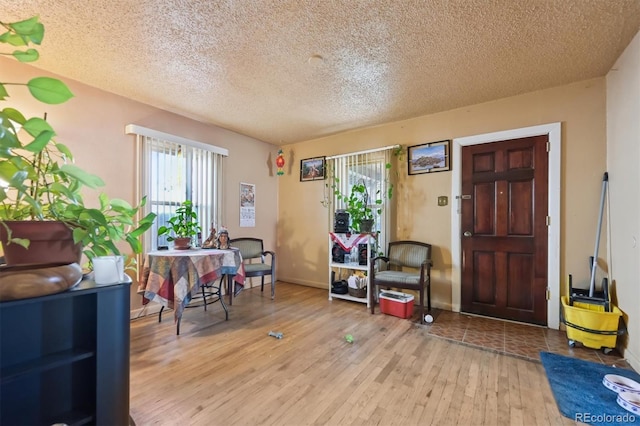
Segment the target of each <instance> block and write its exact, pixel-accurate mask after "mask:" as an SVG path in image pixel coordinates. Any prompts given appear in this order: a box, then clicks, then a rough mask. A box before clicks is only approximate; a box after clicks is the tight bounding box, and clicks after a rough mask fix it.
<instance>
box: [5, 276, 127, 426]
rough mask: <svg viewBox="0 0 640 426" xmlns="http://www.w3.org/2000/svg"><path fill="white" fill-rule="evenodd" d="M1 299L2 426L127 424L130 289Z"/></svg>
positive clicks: (78, 289) (90, 285) (88, 286)
mask: <svg viewBox="0 0 640 426" xmlns="http://www.w3.org/2000/svg"><path fill="white" fill-rule="evenodd" d="M130 286H131V282H130V281H129V282H124V283H120V284H111V285H97V284H95V283H94V282H93V281H91V280H83V281H82V282H80V283H79V284H78V285H77V286H75V287H74V288H72V289H70V290H67V291H65V292H62V293H58V294H53V295H49V296H43V297H35V298H31V299H22V300H15V301H9V302H0V424H3V425H5V424H6V425H51V424H54V423H66V424H68V425H85V424H87V425H109V426H117V425H123V426H126V425H128V424H129V333H130V330H129V315H130V313H129V311H130V308H129V297H130V296H129V288H130Z"/></svg>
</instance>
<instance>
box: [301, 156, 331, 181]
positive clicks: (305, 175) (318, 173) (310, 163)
mask: <svg viewBox="0 0 640 426" xmlns="http://www.w3.org/2000/svg"><path fill="white" fill-rule="evenodd" d="M324 177H325V157H315V158H306V159H304V160H300V182H306V181H309V180H322V179H324Z"/></svg>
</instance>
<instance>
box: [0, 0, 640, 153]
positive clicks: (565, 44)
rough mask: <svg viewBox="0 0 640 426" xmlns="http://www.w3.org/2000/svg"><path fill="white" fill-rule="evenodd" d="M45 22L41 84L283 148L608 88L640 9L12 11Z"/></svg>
mask: <svg viewBox="0 0 640 426" xmlns="http://www.w3.org/2000/svg"><path fill="white" fill-rule="evenodd" d="M36 14H38V15H40V17H41V20H42V22H43V23H44V25H45V31H46V36H45V40H44V43H43V46H42V47H41V49H40V53H41V59H40V60H39V62H37V63H36V64H37V66H38V67H39V68H42V69H45V70H48V71H51V72H54V73H57V74H60V75H62V76H64V77H66V78H70V79H75V80H78V81H80V82H83V83H86V84H88V85H91V86H95V87H98V88H100V89H103V90H106V91H108V92H112V93H116V94H119V95H122V96H125V97H127V98H131V99H135V100H138V101H140V102H144V103H146V104H150V105H153V106H156V107H158V108H162V109H166V110H169V111H173V112H176V113H178V114H181V115H185V116H188V117H191V118H194V119H197V120H200V121H203V122H206V123H212V124H215V125H218V126H221V127H224V128H227V129H230V130H233V131H236V132H238V133H242V134H245V135H248V136H251V137H254V138H256V139H260V140H262V141H265V142H270V143H273V144H277V145H281V144H288V143H293V142H299V141H303V140H309V139H314V138H318V137H322V136H326V135H330V134H334V133H338V132H343V131H346V130H350V129H356V128H362V127H367V126H372V125H378V124H382V123H386V122H392V121H398V120H403V119H407V118H411V117H417V116H420V115H425V114H430V113H434V112H438V111H445V110H449V109H453V108H458V107H463V106H466V105H472V104H476V103H480V102H485V101H490V100H493V99H498V98H503V97H507V96H513V95H517V94H520V93H525V92H530V91H534V90H539V89H544V88H548V87H553V86H559V85H564V84H567V83H570V82H574V81H580V80H584V79H589V78H594V77H599V76H604V75H605V74H606V73H607V72H608V71H609V70H610V68H611V67H612V65H613V64H614V62H615V60H616V58H617V57H618V56H619V55H620V54H621V53H622V51H623V50H624V48H625V47H626V46H627V45H628V43H629V42H630V41H631V39H632V38H633V36H634V35H635V34H636V33H637V32H638V30H639V28H640V0H422V1H418V0H389V1H383V0H368V1H366V0H308V1H302V0H226V1H214V0H139V1H133V0H89V1H79V0H0V21H2V22H11V21H15V20H20V19H26V18H28V17H30V16H32V15H36ZM314 55H317V56H319V57H321V58H317V56H314ZM312 58H315V59H312Z"/></svg>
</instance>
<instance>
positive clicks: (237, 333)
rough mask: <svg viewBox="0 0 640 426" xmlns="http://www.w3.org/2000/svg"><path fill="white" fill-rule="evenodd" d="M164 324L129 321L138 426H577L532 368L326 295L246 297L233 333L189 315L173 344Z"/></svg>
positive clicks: (301, 291)
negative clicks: (278, 335) (277, 335)
mask: <svg viewBox="0 0 640 426" xmlns="http://www.w3.org/2000/svg"><path fill="white" fill-rule="evenodd" d="M172 315H173V312H172V311H169V312H167V313H165V314H164V315H163V322H162V323H158V317H157V315H152V316H147V317H143V318H140V319H137V320H134V321H132V325H131V398H130V400H131V416H132V418H133V420H134V421H135V423H136V424H137V425H138V426H145V425H207V426H209V425H259V424H265V425H314V424H318V425H350V424H377V425H395V424H398V425H403V426H411V425H430V424H434V425H549V424H551V425H563V424H575V422H573V421H571V420H570V419H567V418H565V417H563V416H562V415H561V414H560V413H559V411H558V408H557V406H556V403H555V401H554V398H553V395H552V393H551V389H550V387H549V384H548V382H547V379H546V376H545V373H544V368H543V367H542V365H541V364H540V363H539V362H535V361H530V360H526V359H523V358H518V357H512V356H506V355H502V354H499V353H496V352H492V351H485V350H482V349H477V348H473V347H470V346H467V345H463V344H460V343H456V342H452V341H450V340H446V339H442V338H439V337H436V336H433V335H429V334H428V333H427V332H426V329H427V327H425V326H420V325H417V324H414V323H412V322H410V321H408V320H402V319H399V318H395V317H392V316H387V315H382V314H379V313H378V314H376V315H373V316H372V315H370V314H369V313H368V311H367V310H366V308H365V306H364V305H362V304H358V303H354V302H348V301H342V300H334V301H332V302H329V301H328V300H327V292H326V290H320V289H314V288H309V287H304V286H298V285H293V284H287V283H278V286H277V287H276V299H275V300H273V301H272V300H271V299H270V292H269V291H267V290H266V289H265V292H264V293H261V292H260V289H259V287H257V288H254V289H250V290H245V291H243V292H242V293H241V294H240V295H239V296H238V298H237V299H234V303H233V306H232V307H231V308H230V315H229V321H226V322H225V321H224V313H223V311H222V308H221V306H220V305H219V304H218V303H216V304H214V305H210V306H209V308H208V311H207V312H204V310H203V309H202V308H194V309H189V310H186V312H185V314H184V316H183V319H182V325H181V330H180V333H181V334H180V336H176V334H175V325H174V323H173V318H172ZM269 331H277V332H282V333H283V335H284V337H283V338H282V339H276V338H273V337H270V336H268V333H269ZM347 334H351V335H352V336H353V337H354V340H355V341H354V342H353V343H348V342H347V341H346V340H345V338H344V337H345V335H347Z"/></svg>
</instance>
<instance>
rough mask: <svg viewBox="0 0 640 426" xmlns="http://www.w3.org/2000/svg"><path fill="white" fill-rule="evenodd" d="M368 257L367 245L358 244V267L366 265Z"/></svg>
mask: <svg viewBox="0 0 640 426" xmlns="http://www.w3.org/2000/svg"><path fill="white" fill-rule="evenodd" d="M368 255H369V251H368V250H367V244H358V265H366V264H367V256H368Z"/></svg>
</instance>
